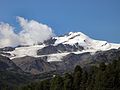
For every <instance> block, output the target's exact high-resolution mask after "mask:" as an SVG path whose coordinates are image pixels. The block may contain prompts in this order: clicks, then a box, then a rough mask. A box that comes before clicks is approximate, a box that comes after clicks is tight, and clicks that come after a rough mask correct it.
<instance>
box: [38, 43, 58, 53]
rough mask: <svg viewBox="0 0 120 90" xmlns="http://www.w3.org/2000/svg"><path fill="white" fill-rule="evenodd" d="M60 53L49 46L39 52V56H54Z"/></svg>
mask: <svg viewBox="0 0 120 90" xmlns="http://www.w3.org/2000/svg"><path fill="white" fill-rule="evenodd" d="M53 53H58V50H57V48H56V47H55V46H53V45H49V46H47V47H44V48H42V49H40V50H38V51H37V55H46V54H53Z"/></svg>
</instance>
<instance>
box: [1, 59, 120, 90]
mask: <svg viewBox="0 0 120 90" xmlns="http://www.w3.org/2000/svg"><path fill="white" fill-rule="evenodd" d="M0 77H1V78H2V79H3V78H4V77H3V75H1V74H0ZM13 79H14V77H13ZM21 79H23V78H21ZM6 82H7V81H6ZM6 82H4V83H2V84H1V88H0V90H120V60H114V61H113V62H112V63H109V64H107V65H106V64H105V63H103V62H102V63H100V64H99V67H97V66H91V67H90V68H89V69H82V68H81V67H80V66H76V67H75V69H74V72H73V73H71V74H69V73H66V74H64V76H60V75H56V76H54V77H52V78H49V79H46V80H42V81H36V82H34V83H33V82H32V83H30V84H27V85H22V86H17V87H14V88H12V89H10V87H9V86H8V85H7V84H6ZM0 83H1V81H0ZM8 87H9V88H8Z"/></svg>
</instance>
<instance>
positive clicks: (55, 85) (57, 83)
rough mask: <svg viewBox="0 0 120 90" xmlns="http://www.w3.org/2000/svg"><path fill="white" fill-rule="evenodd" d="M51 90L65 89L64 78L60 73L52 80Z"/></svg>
mask: <svg viewBox="0 0 120 90" xmlns="http://www.w3.org/2000/svg"><path fill="white" fill-rule="evenodd" d="M50 90H64V83H63V78H62V77H60V76H59V75H57V76H55V77H54V78H53V79H52V81H51V86H50Z"/></svg>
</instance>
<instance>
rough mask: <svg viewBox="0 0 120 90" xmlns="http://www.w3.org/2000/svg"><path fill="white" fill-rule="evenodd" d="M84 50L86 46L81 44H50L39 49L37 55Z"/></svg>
mask: <svg viewBox="0 0 120 90" xmlns="http://www.w3.org/2000/svg"><path fill="white" fill-rule="evenodd" d="M78 50H79V51H82V50H84V48H83V47H82V46H79V45H77V44H76V45H73V46H72V45H68V44H58V45H57V46H53V45H49V46H46V47H44V48H42V49H40V50H38V51H37V55H46V54H55V53H61V52H75V51H78Z"/></svg>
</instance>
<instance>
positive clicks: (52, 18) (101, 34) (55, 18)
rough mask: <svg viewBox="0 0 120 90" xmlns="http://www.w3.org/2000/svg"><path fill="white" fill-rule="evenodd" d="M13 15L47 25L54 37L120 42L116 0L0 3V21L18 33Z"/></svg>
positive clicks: (10, 0)
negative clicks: (82, 36) (76, 33)
mask: <svg viewBox="0 0 120 90" xmlns="http://www.w3.org/2000/svg"><path fill="white" fill-rule="evenodd" d="M16 16H22V17H24V18H27V19H29V20H31V19H34V20H36V21H38V22H41V23H44V24H47V25H49V26H50V27H52V28H53V30H54V32H55V34H57V35H61V34H65V33H68V32H70V31H73V32H74V31H80V32H83V33H85V34H87V35H88V36H90V37H92V38H94V39H101V40H107V41H109V42H117V43H120V0H0V22H7V23H9V24H11V25H12V26H14V27H16V28H17V29H16V30H19V25H18V23H17V21H16Z"/></svg>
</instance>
